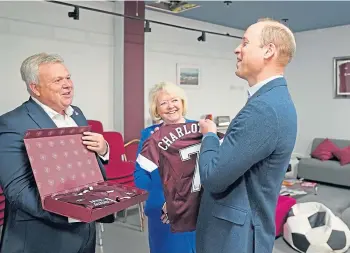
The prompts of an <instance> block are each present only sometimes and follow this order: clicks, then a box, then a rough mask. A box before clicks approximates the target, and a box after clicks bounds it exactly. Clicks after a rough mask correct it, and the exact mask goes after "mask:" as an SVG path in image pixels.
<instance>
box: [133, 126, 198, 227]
mask: <svg viewBox="0 0 350 253" xmlns="http://www.w3.org/2000/svg"><path fill="white" fill-rule="evenodd" d="M202 137H203V135H202V133H200V131H199V125H198V122H190V123H180V124H171V125H164V126H161V127H160V128H159V130H158V131H156V132H155V133H154V134H152V135H151V136H150V137H149V138H148V139H147V140H146V141H145V142H144V144H143V147H142V150H141V152H140V154H139V155H138V157H137V162H138V163H139V165H140V166H141V168H143V169H144V170H146V171H148V172H152V171H154V170H155V169H157V168H158V170H159V174H160V177H161V179H162V183H163V189H164V196H165V201H166V205H167V211H168V218H169V222H170V227H171V231H172V232H174V233H175V232H188V231H193V230H195V229H196V222H197V216H198V210H199V203H200V197H201V193H202V191H201V183H200V176H199V170H198V158H199V151H200V146H201V142H202Z"/></svg>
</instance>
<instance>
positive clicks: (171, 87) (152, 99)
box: [149, 82, 187, 121]
mask: <svg viewBox="0 0 350 253" xmlns="http://www.w3.org/2000/svg"><path fill="white" fill-rule="evenodd" d="M160 91H165V92H166V93H168V94H171V95H174V96H176V97H179V98H180V99H181V101H182V106H183V112H182V116H185V115H186V113H187V97H186V94H185V91H184V90H183V89H182V88H181V87H179V86H178V85H176V84H173V83H171V82H160V83H157V84H155V85H154V86H153V87H152V89H151V90H150V92H149V112H150V114H151V117H152V119H153V120H154V121H159V120H161V119H162V118H161V117H160V115H159V113H158V111H157V98H158V94H159V92H160Z"/></svg>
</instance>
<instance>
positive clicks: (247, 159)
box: [196, 78, 297, 253]
mask: <svg viewBox="0 0 350 253" xmlns="http://www.w3.org/2000/svg"><path fill="white" fill-rule="evenodd" d="M296 133H297V115H296V110H295V107H294V104H293V101H292V99H291V97H290V94H289V92H288V89H287V84H286V80H285V79H284V78H278V79H275V80H272V81H271V82H269V83H267V84H265V85H264V86H263V87H262V88H260V89H259V90H258V91H257V92H256V93H255V94H254V95H253V96H252V97H251V98H250V99H249V101H248V102H247V104H246V105H245V106H244V108H243V109H242V110H241V111H240V112H239V113H238V115H237V116H236V117H235V118H234V119H233V120H232V122H231V123H230V125H229V127H228V130H227V133H226V135H225V137H224V141H223V143H222V144H221V145H220V144H219V140H218V138H217V137H216V136H215V135H214V134H208V135H206V136H205V137H204V140H203V142H202V146H201V152H200V157H199V168H200V176H201V181H202V184H203V187H204V194H203V197H202V202H201V206H200V212H199V217H198V226H197V242H196V243H197V253H213V252H217V253H271V252H272V249H273V244H274V239H275V208H276V203H277V199H278V195H279V190H280V187H281V183H282V181H283V178H284V175H285V172H286V170H287V166H288V164H289V160H290V156H291V153H292V151H293V148H294V145H295V140H296Z"/></svg>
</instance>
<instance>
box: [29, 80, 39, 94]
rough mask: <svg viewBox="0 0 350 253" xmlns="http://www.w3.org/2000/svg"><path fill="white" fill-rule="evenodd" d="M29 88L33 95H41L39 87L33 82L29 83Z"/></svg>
mask: <svg viewBox="0 0 350 253" xmlns="http://www.w3.org/2000/svg"><path fill="white" fill-rule="evenodd" d="M29 89H30V91H31V92H32V93H33V94H34V95H36V96H38V97H40V95H41V93H40V88H39V86H38V85H37V84H35V83H31V84H29Z"/></svg>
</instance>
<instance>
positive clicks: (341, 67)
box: [333, 56, 350, 98]
mask: <svg viewBox="0 0 350 253" xmlns="http://www.w3.org/2000/svg"><path fill="white" fill-rule="evenodd" d="M333 65H334V67H333V69H334V70H333V72H334V74H333V75H334V88H335V97H336V98H342V97H344V98H346V97H350V56H343V57H334V58H333Z"/></svg>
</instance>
